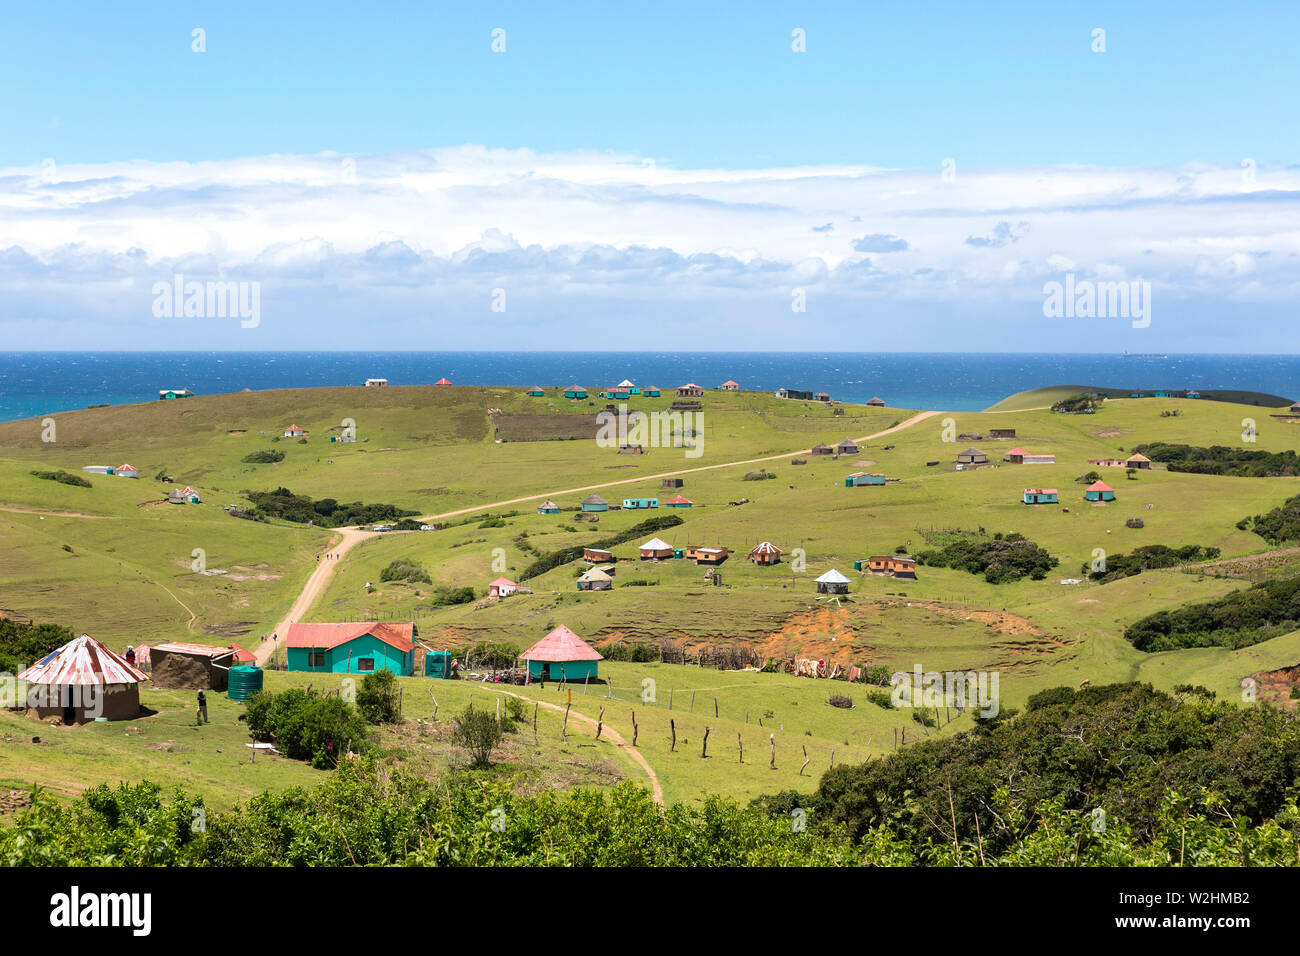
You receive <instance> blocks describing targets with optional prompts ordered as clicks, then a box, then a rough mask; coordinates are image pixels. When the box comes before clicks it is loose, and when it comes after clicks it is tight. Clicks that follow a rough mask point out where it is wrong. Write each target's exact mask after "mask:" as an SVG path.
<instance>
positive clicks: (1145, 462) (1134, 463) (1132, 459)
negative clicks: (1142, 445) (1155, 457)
mask: <svg viewBox="0 0 1300 956" xmlns="http://www.w3.org/2000/svg"><path fill="white" fill-rule="evenodd" d="M1124 466H1125V467H1126V468H1143V469H1150V468H1151V459H1150V458H1148V457H1147V456H1146V455H1130V456H1129V457H1128V458H1126V459H1124Z"/></svg>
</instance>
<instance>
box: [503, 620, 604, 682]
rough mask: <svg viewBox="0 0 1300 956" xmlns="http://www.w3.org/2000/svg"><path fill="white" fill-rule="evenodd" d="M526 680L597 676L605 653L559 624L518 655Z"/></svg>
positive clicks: (561, 679)
mask: <svg viewBox="0 0 1300 956" xmlns="http://www.w3.org/2000/svg"><path fill="white" fill-rule="evenodd" d="M519 656H520V659H521V660H524V661H527V662H528V679H529V680H544V681H545V680H559V681H571V680H587V679H589V678H594V677H596V676H597V673H596V672H597V668H598V666H599V664H600V662H601V661H602V660H604V656H603V655H602V654H601V653H600V651H598V650H596V649H595V648H594V647H592V646H591V645H590V644H588V643H587V642H586V641H584V640H583V639H582V638H580V637H579V636H578V635H577V634H574V633H573V632H572V631H571V630H569V629H568V628H567V627H565V626H564V625H563V624H561V625H560V626H559V627H557V628H556V629H555V630H553V631H551V633H549V634H547V635H546V636H545V637H544V638H542V639H541V640H540V641H538V642H537V643H536V644H534V645H533V646H532V647H530V648H528V650H526V651H524V652H523V653H522V654H520V655H519Z"/></svg>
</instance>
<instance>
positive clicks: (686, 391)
mask: <svg viewBox="0 0 1300 956" xmlns="http://www.w3.org/2000/svg"><path fill="white" fill-rule="evenodd" d="M703 396H704V389H703V388H701V387H700V386H699V385H696V384H695V383H694V382H689V383H687V384H686V385H682V386H679V387H678V389H677V397H678V398H702V397H703Z"/></svg>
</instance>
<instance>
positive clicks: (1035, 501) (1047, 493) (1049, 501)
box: [1020, 488, 1061, 505]
mask: <svg viewBox="0 0 1300 956" xmlns="http://www.w3.org/2000/svg"><path fill="white" fill-rule="evenodd" d="M1020 500H1021V501H1023V502H1024V503H1025V504H1027V505H1054V504H1059V503H1060V500H1061V499H1060V496H1059V495H1058V494H1057V491H1056V489H1055V488H1026V489H1025V493H1024V495H1023V496H1021V499H1020Z"/></svg>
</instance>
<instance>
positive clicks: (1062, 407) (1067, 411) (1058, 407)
mask: <svg viewBox="0 0 1300 956" xmlns="http://www.w3.org/2000/svg"><path fill="white" fill-rule="evenodd" d="M1104 401H1105V399H1104V398H1097V397H1094V396H1092V395H1074V396H1072V397H1070V398H1063V399H1061V400H1060V401H1059V402H1056V403H1054V404H1053V405H1052V411H1054V412H1057V413H1058V414H1061V415H1091V414H1093V413H1094V412H1096V411H1097V409H1098V408H1099V407H1101V403H1102V402H1104Z"/></svg>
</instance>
